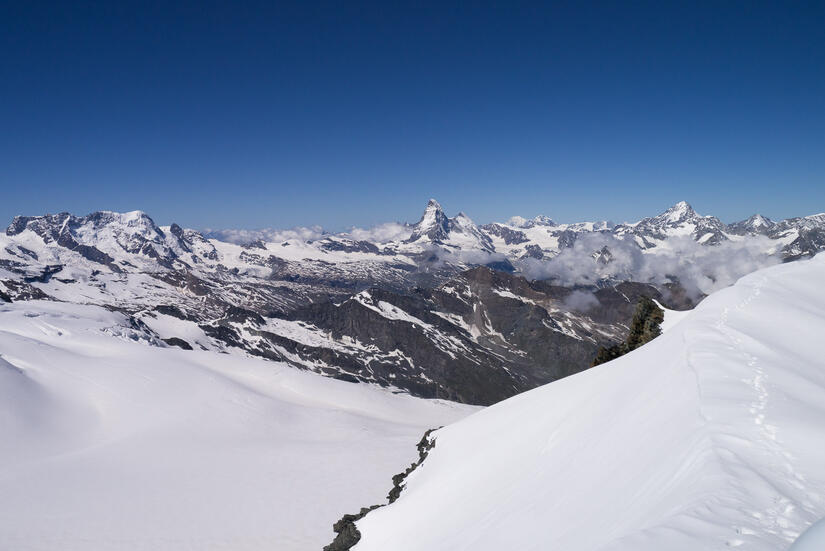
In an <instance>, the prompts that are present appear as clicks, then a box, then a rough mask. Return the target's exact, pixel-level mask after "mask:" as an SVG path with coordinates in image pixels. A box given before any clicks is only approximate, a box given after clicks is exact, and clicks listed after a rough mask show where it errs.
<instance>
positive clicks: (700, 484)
mask: <svg viewBox="0 0 825 551" xmlns="http://www.w3.org/2000/svg"><path fill="white" fill-rule="evenodd" d="M823 281H825V255H819V256H817V257H815V258H814V259H812V260H808V261H801V262H798V263H792V264H784V265H781V266H775V267H772V268H768V269H765V270H761V271H758V272H755V273H753V274H751V275H748V276H746V277H744V278H742V279H741V280H739V282H738V283H736V285H734V286H733V287H730V288H727V289H724V290H722V291H719V292H717V293H715V294H713V295H711V296H710V297H708V298H707V299H705V300H704V301H703V302H702V303H701V304H700V305H699V306H698V307H697V308H696V309H695V310H693V311H692V312H691V313H690V314H689V315H687V316H685V317H684V318H683V319H681V320H680V321H679V322H678V323H676V324H674V325H672V326H671V327H670V328H669V329H668V331H667V332H665V333H664V334H663V335H662V336H660V337H659V338H657V339H656V340H654V341H652V342H651V343H649V344H647V345H645V346H644V347H642V348H640V349H638V350H637V351H635V352H633V353H631V354H628V355H626V356H623V357H621V358H619V359H617V360H614V361H612V362H609V363H607V364H603V365H601V366H599V367H597V368H594V369H591V370H588V371H585V372H583V373H580V374H578V375H574V376H571V377H568V378H565V379H562V380H560V381H557V382H554V383H551V384H549V385H546V386H544V387H540V388H538V389H535V390H533V391H530V392H527V393H524V394H521V395H518V396H516V397H514V398H511V399H508V400H505V401H503V402H500V403H498V404H496V405H495V406H492V407H490V408H487V409H485V410H483V411H480V412H478V413H476V414H474V415H472V416H470V417H468V418H466V419H464V420H462V421H460V422H458V423H456V424H454V425H450V426H448V427H445V428H443V429H441V430H439V431H438V432H437V433H436V436H435V438H436V445H435V448H434V449H433V450H432V451H431V452H430V454H429V456H428V457H427V459H426V460H425V462H424V463H423V465H422V466H421V467H420V468H419V469H417V470H416V471H414V472H413V473H412V475H411V476H410V477H409V479H408V481H407V488H406V489H405V490H404V491H403V493H402V494H401V497H400V499H399V500H398V501H396V502H395V503H394V504H393V505H390V506H388V507H383V508H380V509H378V510H376V511H373V512H372V513H370V514H369V515H367V517H365V518H364V519H363V520H361V521H359V522H358V524H357V526H358V529H359V530H360V532H361V534H362V539H361V541H360V543H358V544H357V545H356V547H355V548H354V549H355V550H356V551H374V550H376V551H386V550H388V549H392V550H393V551H406V550H416V551H417V550H421V549H427V550H428V551H436V550H445V551H446V550H450V551H458V550H470V549H472V550H473V551H484V550H491V551H492V550H496V551H499V550H501V549H518V550H520V551H526V550H546V549H564V550H566V551H575V550H600V551H608V550H609V551H619V550H622V551H631V550H632V551H639V550H662V549H667V550H669V551H680V550H684V551H696V550H700V549H727V548H736V547H740V546H741V548H742V549H748V550H755V551H761V550H765V551H767V550H782V549H787V548H788V546H789V545H790V543H791V542H792V541H793V540H794V538H796V537H797V536H798V535H799V534H800V533H801V532H802V531H803V530H805V528H806V527H807V526H809V525H810V524H812V523H813V522H814V521H816V520H817V519H819V518H821V517H822V516H823V515H825V469H823V468H822V467H823V465H825V356H823V354H822V337H823V335H825V293H823V292H822V289H823V287H822V284H823Z"/></svg>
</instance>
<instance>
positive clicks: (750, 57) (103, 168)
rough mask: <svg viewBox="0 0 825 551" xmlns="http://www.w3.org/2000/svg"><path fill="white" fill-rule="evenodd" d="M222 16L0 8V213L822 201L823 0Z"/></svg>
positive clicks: (179, 8) (171, 215)
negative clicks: (432, 202) (431, 202)
mask: <svg viewBox="0 0 825 551" xmlns="http://www.w3.org/2000/svg"><path fill="white" fill-rule="evenodd" d="M241 4H242V5H237V6H236V5H232V3H228V2H215V3H212V2H208V1H205V2H197V3H175V2H140V3H129V2H82V3H73V2H60V3H54V4H50V3H48V2H14V3H13V2H4V3H3V4H2V7H0V190H1V191H2V201H0V221H8V220H10V219H11V218H12V217H13V216H14V215H15V214H40V213H44V212H56V211H64V210H68V211H71V212H75V213H78V214H83V213H87V212H90V211H93V210H99V209H108V210H134V209H141V210H144V211H146V212H148V213H149V214H150V215H151V216H153V217H154V218H155V219H156V221H158V222H159V223H170V222H173V221H175V222H178V223H179V224H182V225H184V226H188V227H198V228H203V227H212V228H220V227H246V228H255V227H291V226H295V225H314V224H317V225H322V226H324V227H327V228H330V229H343V228H345V227H348V226H352V225H357V226H368V225H371V224H374V223H378V222H383V221H392V220H402V221H404V220H406V221H415V220H416V219H417V218H418V216H420V213H421V211H422V209H423V207H424V204H425V203H426V201H427V199H428V198H429V197H436V198H438V199H439V200H440V201H441V203H442V204H443V205H444V206H445V208H446V209H447V211H448V212H449V213H450V214H454V213H456V212H457V211H459V210H463V211H465V212H467V213H468V214H469V215H470V216H471V217H473V218H474V219H475V220H476V221H477V222H487V221H491V220H501V219H505V218H507V217H509V216H511V215H514V214H520V215H524V216H533V215H536V214H547V215H549V216H551V217H553V218H555V219H556V220H559V221H575V220H583V219H611V220H614V221H622V220H634V219H638V218H640V217H642V216H645V215H650V214H655V213H657V212H659V211H661V210H663V209H664V208H666V207H667V206H668V205H670V204H672V203H674V202H676V201H678V200H681V199H685V200H687V201H688V202H690V203H691V204H693V206H694V207H695V208H696V209H697V210H698V211H699V212H702V213H709V214H716V215H718V216H720V217H721V218H722V219H723V220H725V221H733V220H735V219H740V218H744V217H746V216H748V215H749V214H752V213H753V212H761V213H763V214H766V215H768V216H771V217H774V218H784V217H790V216H799V215H804V214H811V213H814V212H821V211H825V176H824V175H825V102H823V98H825V33H823V32H822V29H823V28H825V3H823V2H813V3H806V2H792V3H791V2H789V3H784V2H772V3H767V2H758V1H751V2H709V3H697V2H690V3H683V4H680V3H676V2H650V3H646V2H641V3H632V6H631V5H630V4H631V3H620V2H609V3H607V2H606V3H584V2H581V3H579V2H569V3H554V2H544V3H536V4H522V3H513V2H500V3H486V2H481V3H476V4H475V5H474V6H462V5H459V3H454V4H453V5H452V6H445V5H443V4H444V3H433V4H429V5H422V4H403V3H375V4H369V3H358V2H340V3H314V4H311V5H310V3H305V2H300V3H294V4H287V3H280V2H261V3H256V2H244V3H241ZM390 4H392V5H390ZM461 4H470V3H461ZM665 4H666V5H665ZM0 223H4V222H0Z"/></svg>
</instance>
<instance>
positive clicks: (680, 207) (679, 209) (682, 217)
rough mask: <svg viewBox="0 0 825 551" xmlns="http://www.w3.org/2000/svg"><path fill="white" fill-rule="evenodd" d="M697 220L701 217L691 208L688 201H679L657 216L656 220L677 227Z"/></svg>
mask: <svg viewBox="0 0 825 551" xmlns="http://www.w3.org/2000/svg"><path fill="white" fill-rule="evenodd" d="M696 218H699V215H698V214H696V211H695V210H693V207H691V206H690V205H689V204H688V202H687V201H679V202H678V203H676V204H675V205H673V206H672V207H670V208H669V209H667V210H666V211H665V212H663V213H662V214H660V215H659V216H656V217H655V220H657V221H660V222H664V223H666V224H668V225H677V224H682V223H684V222H689V221H692V220H695V219H696Z"/></svg>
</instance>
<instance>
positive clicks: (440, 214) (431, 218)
mask: <svg viewBox="0 0 825 551" xmlns="http://www.w3.org/2000/svg"><path fill="white" fill-rule="evenodd" d="M448 233H450V219H449V218H447V215H446V214H444V209H442V208H441V205H440V204H438V201H436V200H435V199H430V200H429V201H428V202H427V207H426V208H425V209H424V214H422V215H421V220H419V221H418V223H417V224H416V225H414V226H413V231H412V235H410V238H409V239H408V241H418V240H419V239H421V238H422V237H425V236H426V237H427V238H429V239H430V240H431V241H442V240H444V239H446V238H447V234H448Z"/></svg>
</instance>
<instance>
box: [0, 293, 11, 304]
mask: <svg viewBox="0 0 825 551" xmlns="http://www.w3.org/2000/svg"><path fill="white" fill-rule="evenodd" d="M0 301H2V302H11V297H10V296H9V295H7V294H6V293H4V292H3V291H0Z"/></svg>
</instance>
